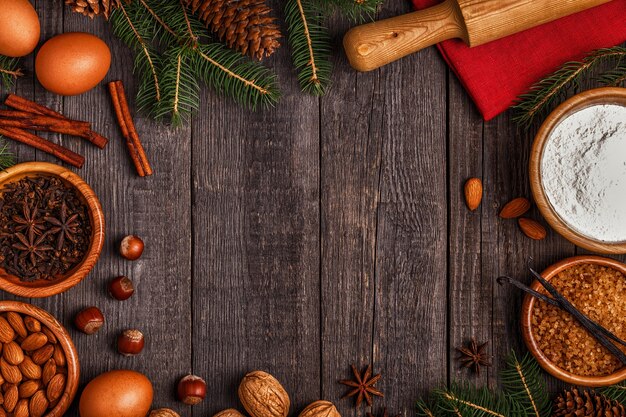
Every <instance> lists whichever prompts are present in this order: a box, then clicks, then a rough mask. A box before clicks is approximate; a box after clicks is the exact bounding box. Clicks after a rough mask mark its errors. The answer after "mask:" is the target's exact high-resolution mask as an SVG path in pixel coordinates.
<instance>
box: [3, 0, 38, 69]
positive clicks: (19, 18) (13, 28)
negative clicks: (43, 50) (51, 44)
mask: <svg viewBox="0 0 626 417" xmlns="http://www.w3.org/2000/svg"><path fill="white" fill-rule="evenodd" d="M0 28H2V29H1V30H0V55H6V56H12V57H18V56H24V55H28V54H30V53H31V52H33V50H34V49H35V46H37V42H39V31H40V26H39V17H38V16H37V12H36V11H35V8H34V7H33V6H32V4H30V1H28V0H4V1H3V2H2V4H1V7H0Z"/></svg>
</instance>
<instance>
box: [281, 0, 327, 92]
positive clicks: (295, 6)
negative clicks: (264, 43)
mask: <svg viewBox="0 0 626 417" xmlns="http://www.w3.org/2000/svg"><path fill="white" fill-rule="evenodd" d="M285 16H286V21H287V27H288V30H289V43H290V45H291V48H292V59H293V63H294V65H295V67H296V69H297V70H298V80H299V81H300V87H301V88H302V90H303V91H305V92H307V93H310V94H313V95H318V96H320V95H323V94H324V93H325V91H326V89H327V88H328V85H329V84H330V73H331V68H332V66H331V63H330V50H331V46H330V36H329V34H328V30H327V29H326V28H325V27H324V26H323V24H322V14H321V10H320V9H319V7H318V6H317V4H316V3H315V1H314V0H289V1H288V2H287V4H286V6H285Z"/></svg>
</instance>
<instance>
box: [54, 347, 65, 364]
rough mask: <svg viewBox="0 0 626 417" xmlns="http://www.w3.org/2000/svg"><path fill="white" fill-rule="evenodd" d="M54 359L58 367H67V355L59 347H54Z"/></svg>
mask: <svg viewBox="0 0 626 417" xmlns="http://www.w3.org/2000/svg"><path fill="white" fill-rule="evenodd" d="M52 358H53V359H54V361H55V362H56V364H57V366H65V353H63V349H61V347H60V346H59V345H56V346H55V347H54V354H53V355H52Z"/></svg>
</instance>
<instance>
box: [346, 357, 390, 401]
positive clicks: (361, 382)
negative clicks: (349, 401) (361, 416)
mask: <svg viewBox="0 0 626 417" xmlns="http://www.w3.org/2000/svg"><path fill="white" fill-rule="evenodd" d="M351 366H352V373H353V374H354V378H355V379H354V380H350V379H342V380H341V381H339V383H340V384H343V385H347V386H349V387H352V388H353V389H351V390H350V391H348V392H347V393H346V394H345V395H344V396H343V397H341V398H347V397H352V396H355V395H356V396H357V397H356V403H355V407H357V408H358V407H359V405H361V402H363V398H365V401H366V402H367V405H370V406H371V405H372V395H376V396H378V397H384V395H383V393H382V392H380V391H379V390H377V389H376V388H374V385H375V384H376V383H377V382H378V380H379V379H380V374H377V375H374V376H372V365H367V369H365V372H364V373H363V375H361V374H360V373H359V371H358V370H357V369H356V366H354V365H351Z"/></svg>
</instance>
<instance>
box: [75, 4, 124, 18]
mask: <svg viewBox="0 0 626 417" xmlns="http://www.w3.org/2000/svg"><path fill="white" fill-rule="evenodd" d="M129 1H130V0H126V3H128V2H129ZM65 4H67V5H69V6H71V8H72V10H73V11H75V12H76V13H81V14H84V15H85V16H89V17H91V18H92V19H93V17H94V16H99V15H103V16H104V17H105V18H106V19H108V18H109V14H110V13H111V10H113V9H115V8H116V7H117V6H118V4H119V0H65Z"/></svg>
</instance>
